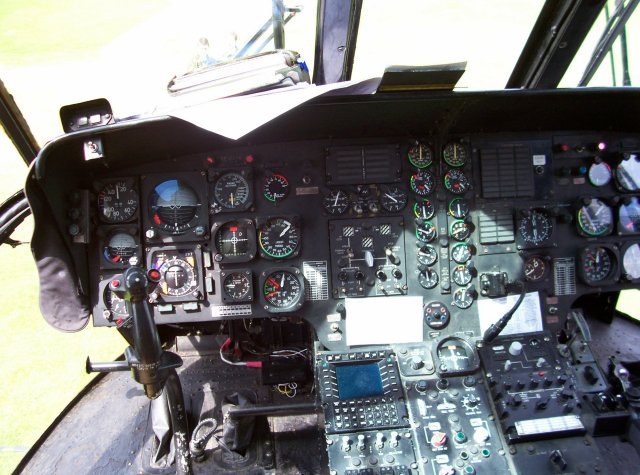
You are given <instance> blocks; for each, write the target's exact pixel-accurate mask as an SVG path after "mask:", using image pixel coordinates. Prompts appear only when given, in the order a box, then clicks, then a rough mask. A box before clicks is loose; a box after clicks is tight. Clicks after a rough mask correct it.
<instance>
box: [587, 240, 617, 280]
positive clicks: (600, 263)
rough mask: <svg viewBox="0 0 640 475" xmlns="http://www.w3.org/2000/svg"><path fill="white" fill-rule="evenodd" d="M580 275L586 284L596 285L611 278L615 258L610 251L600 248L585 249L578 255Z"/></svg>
mask: <svg viewBox="0 0 640 475" xmlns="http://www.w3.org/2000/svg"><path fill="white" fill-rule="evenodd" d="M580 261H581V265H582V275H583V277H584V280H585V282H586V283H587V284H598V283H600V282H602V281H605V280H607V279H609V277H611V275H612V274H613V272H614V270H615V269H614V266H615V257H614V255H613V253H612V252H611V250H609V249H608V248H606V247H602V246H595V247H587V248H585V249H583V251H582V252H581V253H580Z"/></svg>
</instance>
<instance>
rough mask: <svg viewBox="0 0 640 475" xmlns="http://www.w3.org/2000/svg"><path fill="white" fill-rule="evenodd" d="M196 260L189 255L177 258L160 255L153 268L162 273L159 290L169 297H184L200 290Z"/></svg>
mask: <svg viewBox="0 0 640 475" xmlns="http://www.w3.org/2000/svg"><path fill="white" fill-rule="evenodd" d="M194 266H195V259H194V257H193V256H192V255H189V253H185V254H184V255H182V254H181V255H180V256H176V255H169V254H164V253H160V254H158V255H157V256H156V259H155V261H154V262H153V263H152V265H151V268H152V269H157V270H158V272H160V281H159V282H158V289H159V291H160V293H162V294H164V295H167V296H169V297H183V296H185V295H187V294H189V293H192V292H194V291H196V290H197V288H198V279H197V278H196V271H195V268H194Z"/></svg>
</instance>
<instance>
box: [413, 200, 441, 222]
mask: <svg viewBox="0 0 640 475" xmlns="http://www.w3.org/2000/svg"><path fill="white" fill-rule="evenodd" d="M435 212H436V210H435V208H434V207H433V203H431V201H429V200H424V201H418V202H416V203H415V204H414V205H413V215H414V216H415V217H416V218H422V219H424V220H427V219H431V218H432V217H433V215H434V214H435Z"/></svg>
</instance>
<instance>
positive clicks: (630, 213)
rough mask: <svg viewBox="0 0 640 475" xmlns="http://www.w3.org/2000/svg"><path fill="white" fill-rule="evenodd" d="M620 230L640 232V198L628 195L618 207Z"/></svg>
mask: <svg viewBox="0 0 640 475" xmlns="http://www.w3.org/2000/svg"><path fill="white" fill-rule="evenodd" d="M618 232H619V233H620V234H638V233H640V199H638V198H637V197H636V196H632V197H626V198H624V199H623V200H622V203H621V204H620V208H619V209H618Z"/></svg>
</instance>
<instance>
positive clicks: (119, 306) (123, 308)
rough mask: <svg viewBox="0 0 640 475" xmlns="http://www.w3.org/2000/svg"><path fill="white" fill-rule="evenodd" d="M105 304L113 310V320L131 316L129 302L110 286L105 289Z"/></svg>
mask: <svg viewBox="0 0 640 475" xmlns="http://www.w3.org/2000/svg"><path fill="white" fill-rule="evenodd" d="M104 305H105V307H106V308H107V309H108V310H109V312H111V318H110V319H111V320H124V319H126V318H128V317H129V309H127V302H126V301H125V300H124V299H123V298H120V297H118V295H117V294H116V293H115V292H113V291H112V290H111V289H110V288H109V286H106V287H105V289H104Z"/></svg>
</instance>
